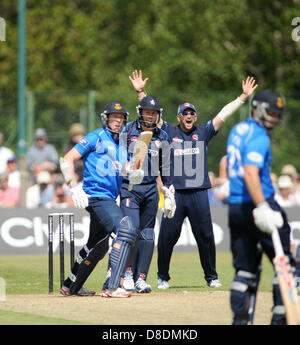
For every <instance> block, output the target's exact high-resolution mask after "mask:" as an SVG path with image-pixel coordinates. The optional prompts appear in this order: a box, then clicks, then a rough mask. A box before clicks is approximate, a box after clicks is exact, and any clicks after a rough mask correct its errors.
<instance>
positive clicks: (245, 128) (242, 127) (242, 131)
mask: <svg viewBox="0 0 300 345" xmlns="http://www.w3.org/2000/svg"><path fill="white" fill-rule="evenodd" d="M248 129H249V125H247V124H246V123H241V124H240V125H238V126H237V127H236V131H237V132H238V134H239V135H244V134H245V133H246V132H247V131H248Z"/></svg>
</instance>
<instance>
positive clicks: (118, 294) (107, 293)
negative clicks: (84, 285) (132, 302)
mask: <svg viewBox="0 0 300 345" xmlns="http://www.w3.org/2000/svg"><path fill="white" fill-rule="evenodd" d="M100 296H101V297H104V298H128V297H130V296H131V293H130V292H128V291H126V290H124V289H123V288H120V287H118V288H117V289H115V290H112V289H106V290H102V291H101V292H100Z"/></svg>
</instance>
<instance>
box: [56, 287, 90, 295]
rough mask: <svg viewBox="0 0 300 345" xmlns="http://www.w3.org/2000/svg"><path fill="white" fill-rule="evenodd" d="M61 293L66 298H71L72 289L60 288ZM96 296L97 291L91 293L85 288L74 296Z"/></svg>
mask: <svg viewBox="0 0 300 345" xmlns="http://www.w3.org/2000/svg"><path fill="white" fill-rule="evenodd" d="M60 293H61V294H62V295H64V296H71V292H70V288H68V287H66V286H65V285H63V286H62V287H61V288H60ZM95 294H96V292H95V291H89V290H88V289H86V288H85V287H84V286H83V287H82V288H80V290H79V291H78V292H77V293H76V294H74V296H94V295H95Z"/></svg>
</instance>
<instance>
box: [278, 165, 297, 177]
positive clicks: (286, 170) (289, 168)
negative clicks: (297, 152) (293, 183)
mask: <svg viewBox="0 0 300 345" xmlns="http://www.w3.org/2000/svg"><path fill="white" fill-rule="evenodd" d="M281 175H288V176H291V177H293V178H297V176H298V173H297V169H296V168H295V167H294V166H293V165H292V164H286V165H284V166H283V167H282V169H281Z"/></svg>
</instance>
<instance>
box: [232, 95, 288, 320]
mask: <svg viewBox="0 0 300 345" xmlns="http://www.w3.org/2000/svg"><path fill="white" fill-rule="evenodd" d="M283 110H284V99H283V97H282V96H281V95H280V94H279V93H278V92H276V91H274V90H261V91H259V92H257V93H256V94H255V96H254V97H253V99H252V102H251V116H250V117H249V118H248V119H246V121H244V122H240V123H239V124H237V125H236V126H235V127H234V128H233V129H232V130H231V132H230V134H229V137H228V143H227V154H228V167H227V169H228V177H229V182H230V196H229V227H230V237H231V250H232V254H233V265H234V268H235V277H234V279H233V282H232V283H231V286H230V290H231V297H230V303H231V309H232V312H233V324H234V325H246V324H248V323H249V319H250V320H251V319H253V315H251V313H254V310H253V309H254V308H253V307H252V308H249V307H250V303H249V301H250V300H251V299H252V297H253V294H255V293H256V291H257V287H258V284H259V279H258V277H257V275H258V272H259V269H258V268H259V264H260V262H259V261H258V260H257V257H258V244H260V246H261V248H262V250H263V252H264V253H265V254H266V255H267V257H268V259H269V260H270V261H271V263H273V259H274V257H275V251H274V245H273V241H272V236H271V234H272V233H273V232H274V231H276V232H277V229H278V230H279V236H280V240H281V243H282V247H283V251H284V254H285V255H286V256H287V257H288V258H289V259H290V262H291V263H292V260H293V259H292V255H291V252H290V227H289V224H288V221H287V217H286V214H285V212H284V211H283V210H282V209H281V207H280V206H279V205H278V203H277V202H276V201H275V200H274V188H273V184H272V180H271V177H270V172H271V163H272V158H273V156H272V150H271V145H270V134H271V132H272V130H273V129H274V127H275V126H276V125H277V124H278V123H280V121H281V119H282V114H283ZM278 277H279V276H278V275H275V277H274V279H273V282H272V285H273V301H274V306H273V308H272V318H271V324H272V325H283V324H286V310H285V307H284V304H283V299H282V295H281V293H280V287H279V283H278V282H279V280H278Z"/></svg>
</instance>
